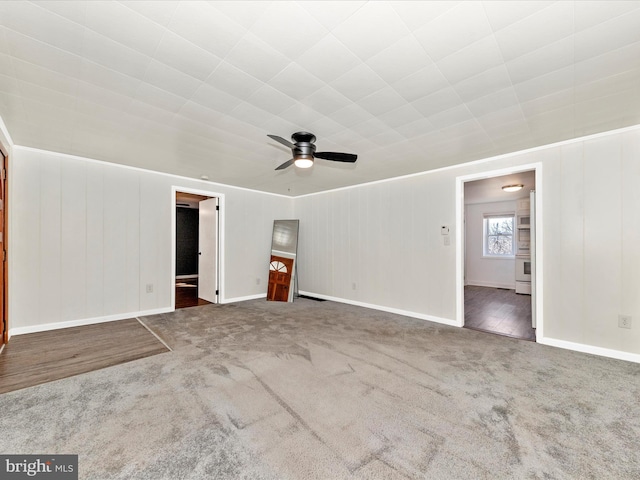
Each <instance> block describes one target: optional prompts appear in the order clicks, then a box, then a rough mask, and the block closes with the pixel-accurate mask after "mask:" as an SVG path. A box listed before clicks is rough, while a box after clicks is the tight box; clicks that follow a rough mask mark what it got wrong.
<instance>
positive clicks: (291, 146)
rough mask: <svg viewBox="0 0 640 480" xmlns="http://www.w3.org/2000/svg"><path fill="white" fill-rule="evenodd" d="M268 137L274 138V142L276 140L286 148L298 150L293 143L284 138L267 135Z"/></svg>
mask: <svg viewBox="0 0 640 480" xmlns="http://www.w3.org/2000/svg"><path fill="white" fill-rule="evenodd" d="M267 137H269V138H272V139H273V140H275V141H276V142H278V143H281V144H282V145H284V146H285V147H289V148H296V146H295V145H294V144H293V143H291V142H290V141H289V140H285V139H284V138H282V137H279V136H277V135H267Z"/></svg>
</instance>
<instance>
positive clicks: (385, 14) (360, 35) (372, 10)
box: [332, 2, 410, 60]
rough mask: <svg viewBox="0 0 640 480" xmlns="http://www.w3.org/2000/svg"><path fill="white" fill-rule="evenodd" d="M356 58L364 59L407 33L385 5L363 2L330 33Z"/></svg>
mask: <svg viewBox="0 0 640 480" xmlns="http://www.w3.org/2000/svg"><path fill="white" fill-rule="evenodd" d="M332 33H333V34H334V35H335V36H336V38H338V39H339V40H340V41H341V42H342V43H343V44H344V45H346V47H347V48H348V49H349V50H351V51H352V52H353V53H355V54H356V55H357V56H358V57H359V58H360V59H362V60H367V59H368V58H370V57H372V56H373V55H375V54H376V53H378V52H379V51H381V50H382V49H384V48H385V47H387V46H389V45H392V44H393V43H395V42H397V41H398V40H400V39H401V38H402V37H405V36H407V35H408V34H409V33H410V32H409V29H408V28H407V26H406V25H405V24H404V22H403V21H402V20H401V19H400V17H399V16H398V14H397V13H396V11H395V10H394V9H393V8H391V6H390V4H388V3H386V2H367V3H366V4H365V5H363V6H362V7H361V8H360V9H358V10H357V11H356V12H355V13H354V14H353V15H351V16H350V17H349V18H347V19H346V20H345V21H344V22H342V23H341V24H340V25H338V26H337V27H336V28H334V29H333V30H332Z"/></svg>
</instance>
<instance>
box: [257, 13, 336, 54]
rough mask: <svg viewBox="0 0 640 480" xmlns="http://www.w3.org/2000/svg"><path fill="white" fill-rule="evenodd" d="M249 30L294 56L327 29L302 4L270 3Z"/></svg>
mask: <svg viewBox="0 0 640 480" xmlns="http://www.w3.org/2000/svg"><path fill="white" fill-rule="evenodd" d="M251 33H252V34H253V35H256V36H257V37H259V38H260V39H261V40H262V41H264V42H265V43H267V44H269V45H270V46H271V47H273V48H274V49H276V50H278V51H279V52H281V53H283V54H284V55H286V56H287V57H289V58H292V59H293V58H296V57H298V56H299V55H300V54H301V53H303V52H304V51H306V50H308V49H309V48H310V47H311V46H312V45H314V44H315V43H317V42H318V41H320V39H322V38H323V37H324V36H325V35H326V34H327V33H328V31H327V29H326V28H325V27H323V26H322V25H321V24H320V23H319V22H318V21H316V20H315V19H314V18H313V16H312V15H310V14H309V13H308V12H307V10H305V9H304V8H302V6H301V5H298V4H295V3H292V2H272V3H271V4H270V5H269V6H268V8H267V9H266V10H265V11H264V12H263V13H262V15H260V18H258V19H257V20H256V22H255V23H254V24H253V25H252V26H251Z"/></svg>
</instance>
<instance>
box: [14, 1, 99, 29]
mask: <svg viewBox="0 0 640 480" xmlns="http://www.w3.org/2000/svg"><path fill="white" fill-rule="evenodd" d="M2 3H5V4H7V6H10V3H17V2H2ZM31 3H34V4H36V5H37V6H38V7H40V8H44V9H46V10H49V11H51V12H53V13H55V14H57V15H59V16H61V17H64V18H66V19H68V20H71V21H72V22H76V23H78V24H79V25H82V24H84V22H85V19H86V12H87V4H86V2H74V1H58V2H52V1H51V0H36V1H34V0H31ZM3 16H4V15H3Z"/></svg>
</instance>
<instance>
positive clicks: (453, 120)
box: [428, 105, 473, 128]
mask: <svg viewBox="0 0 640 480" xmlns="http://www.w3.org/2000/svg"><path fill="white" fill-rule="evenodd" d="M428 118H429V120H431V123H433V124H434V125H438V127H441V128H445V127H449V126H451V125H457V124H460V123H464V122H467V121H469V120H471V119H472V118H473V115H472V114H471V112H470V111H469V109H468V108H467V106H466V105H458V106H457V107H453V108H450V109H448V110H444V111H442V112H438V113H434V114H433V115H429V117H428Z"/></svg>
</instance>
